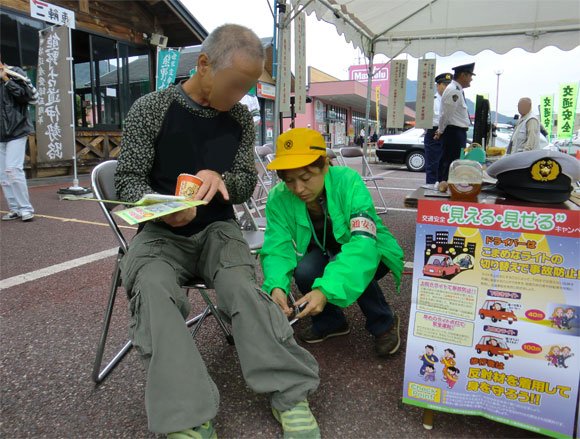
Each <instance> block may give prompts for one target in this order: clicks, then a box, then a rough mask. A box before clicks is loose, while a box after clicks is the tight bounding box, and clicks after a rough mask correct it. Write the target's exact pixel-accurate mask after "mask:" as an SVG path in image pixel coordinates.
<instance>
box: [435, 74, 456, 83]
mask: <svg viewBox="0 0 580 439" xmlns="http://www.w3.org/2000/svg"><path fill="white" fill-rule="evenodd" d="M452 79H453V75H452V74H451V73H441V74H440V75H437V76H436V77H435V82H436V83H437V84H449V83H450V82H451V80H452Z"/></svg>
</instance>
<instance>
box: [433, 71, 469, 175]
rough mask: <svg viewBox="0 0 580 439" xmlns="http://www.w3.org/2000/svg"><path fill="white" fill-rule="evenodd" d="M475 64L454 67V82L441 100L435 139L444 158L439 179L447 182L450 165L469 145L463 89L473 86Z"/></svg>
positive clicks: (467, 118) (467, 114)
mask: <svg viewBox="0 0 580 439" xmlns="http://www.w3.org/2000/svg"><path fill="white" fill-rule="evenodd" d="M474 68H475V63H471V64H464V65H462V66H457V67H453V69H452V70H453V71H454V74H453V81H451V84H449V86H448V87H447V88H446V89H445V91H444V92H443V96H442V98H441V103H442V104H441V115H440V117H439V129H438V130H437V133H436V134H435V137H434V138H435V139H439V138H441V143H442V144H443V156H442V158H441V161H440V162H439V179H440V180H441V181H447V177H448V176H449V165H450V164H451V162H452V161H453V160H456V159H458V158H459V156H460V155H461V148H465V146H466V143H467V129H468V128H469V126H470V125H471V119H470V118H469V113H468V111H467V102H466V101H465V95H464V94H463V89H464V88H467V87H469V86H470V85H471V80H472V78H473V76H474V75H475V73H473V69H474Z"/></svg>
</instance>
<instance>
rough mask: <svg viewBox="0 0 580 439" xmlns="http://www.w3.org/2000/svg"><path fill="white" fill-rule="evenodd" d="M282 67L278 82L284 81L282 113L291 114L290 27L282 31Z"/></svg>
mask: <svg viewBox="0 0 580 439" xmlns="http://www.w3.org/2000/svg"><path fill="white" fill-rule="evenodd" d="M279 50H281V51H282V63H281V64H282V65H281V66H280V75H279V78H278V80H280V81H282V82H281V84H280V112H281V113H288V112H290V93H291V79H292V74H291V70H290V63H291V55H292V51H291V41H290V25H287V26H286V27H285V28H284V29H282V47H280V48H279Z"/></svg>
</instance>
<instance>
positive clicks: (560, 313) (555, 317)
mask: <svg viewBox="0 0 580 439" xmlns="http://www.w3.org/2000/svg"><path fill="white" fill-rule="evenodd" d="M563 318H564V308H562V307H561V306H559V307H558V308H556V309H555V310H554V312H553V313H552V317H550V320H551V321H552V328H553V327H554V326H556V327H557V328H558V329H562V319H563Z"/></svg>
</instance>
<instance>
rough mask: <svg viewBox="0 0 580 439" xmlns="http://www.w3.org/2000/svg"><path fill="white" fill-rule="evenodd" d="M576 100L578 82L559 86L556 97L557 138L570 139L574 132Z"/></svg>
mask: <svg viewBox="0 0 580 439" xmlns="http://www.w3.org/2000/svg"><path fill="white" fill-rule="evenodd" d="M577 102H578V83H573V84H563V85H561V86H560V97H559V99H558V138H559V139H570V138H571V137H572V134H573V133H574V119H575V117H576V103H577Z"/></svg>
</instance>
